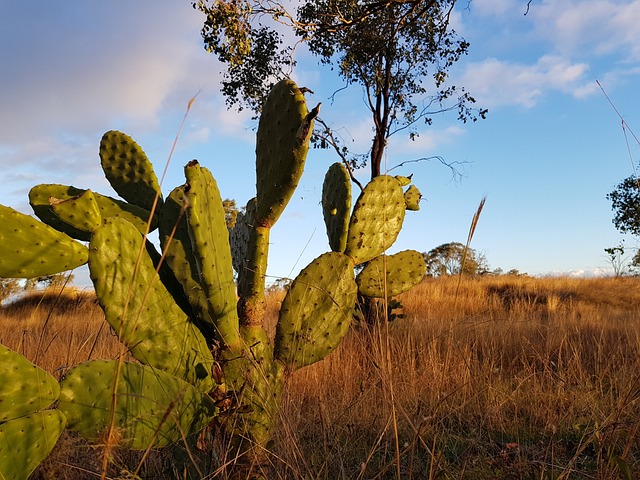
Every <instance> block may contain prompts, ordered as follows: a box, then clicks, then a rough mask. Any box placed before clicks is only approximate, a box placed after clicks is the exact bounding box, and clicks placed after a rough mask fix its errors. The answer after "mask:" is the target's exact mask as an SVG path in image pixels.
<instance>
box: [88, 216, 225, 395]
mask: <svg viewBox="0 0 640 480" xmlns="http://www.w3.org/2000/svg"><path fill="white" fill-rule="evenodd" d="M142 242H143V237H142V235H140V232H138V231H137V230H136V228H135V227H134V226H133V225H131V224H130V223H129V222H127V221H125V220H122V219H119V218H109V219H107V220H105V222H104V224H103V225H102V226H100V227H98V228H97V229H96V230H95V231H94V234H93V236H92V237H91V243H90V249H89V250H90V251H89V271H90V274H91V280H92V281H93V284H94V286H95V289H96V295H97V296H98V299H99V301H100V304H101V305H102V308H103V310H104V312H105V317H106V319H107V321H108V322H109V324H110V325H111V326H112V327H113V329H114V330H115V332H116V334H117V335H118V337H119V338H120V341H122V343H124V344H125V345H126V346H127V347H129V349H130V351H131V353H132V354H133V356H134V357H135V358H137V359H138V360H139V361H140V362H142V363H144V364H145V365H151V366H153V367H155V368H159V369H161V370H164V371H166V372H169V373H170V374H172V375H175V376H177V377H180V378H182V379H184V380H186V381H188V382H189V383H192V384H194V385H198V388H201V389H202V390H203V391H208V390H209V389H211V388H213V387H214V382H213V380H212V379H211V376H210V372H211V367H212V365H213V357H212V355H211V352H210V351H209V348H208V347H207V344H206V342H205V339H204V337H203V336H202V334H201V333H200V331H199V330H198V329H197V327H196V326H195V325H194V324H193V322H192V321H191V320H190V319H189V318H188V317H187V315H186V314H185V313H184V311H183V310H182V309H181V308H180V307H179V306H178V304H177V303H176V302H175V300H174V299H173V297H172V295H171V293H169V291H168V290H167V289H166V287H165V286H164V285H163V283H162V282H161V281H160V278H159V275H158V273H157V272H156V269H155V267H154V265H153V262H152V260H151V258H150V257H149V255H148V254H147V252H146V249H145V247H144V245H143V243H142Z"/></svg>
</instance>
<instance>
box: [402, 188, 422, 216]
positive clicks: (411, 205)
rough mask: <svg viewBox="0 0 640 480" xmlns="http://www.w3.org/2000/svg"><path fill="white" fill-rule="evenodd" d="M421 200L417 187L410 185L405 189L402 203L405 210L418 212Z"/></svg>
mask: <svg viewBox="0 0 640 480" xmlns="http://www.w3.org/2000/svg"><path fill="white" fill-rule="evenodd" d="M421 198H422V194H421V193H420V190H418V187H416V186H415V185H411V186H410V187H409V188H407V191H406V192H404V202H405V204H406V207H407V210H412V211H418V210H420V199H421Z"/></svg>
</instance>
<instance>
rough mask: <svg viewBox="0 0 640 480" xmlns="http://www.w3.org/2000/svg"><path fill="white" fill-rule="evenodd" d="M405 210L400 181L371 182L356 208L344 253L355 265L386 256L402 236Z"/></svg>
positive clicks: (383, 176) (379, 180)
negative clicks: (388, 249)
mask: <svg viewBox="0 0 640 480" xmlns="http://www.w3.org/2000/svg"><path fill="white" fill-rule="evenodd" d="M405 207H406V205H405V201H404V194H403V192H402V187H401V186H400V183H399V182H398V180H396V179H395V178H394V177H390V176H388V175H381V176H379V177H376V178H374V179H373V180H371V182H369V183H368V184H367V186H366V187H365V188H364V190H363V191H362V193H361V194H360V196H359V197H358V200H357V201H356V204H355V206H354V207H353V212H352V214H351V220H350V222H349V234H348V238H347V247H346V249H345V252H344V253H345V254H347V255H349V256H350V257H351V258H353V259H354V261H355V262H356V264H360V263H364V262H368V261H369V260H371V259H373V258H375V257H377V256H378V255H380V254H381V253H383V252H384V251H385V250H386V249H387V248H389V247H390V246H391V245H393V242H395V241H396V238H397V237H398V234H399V233H400V229H401V228H402V222H403V221H404V215H405Z"/></svg>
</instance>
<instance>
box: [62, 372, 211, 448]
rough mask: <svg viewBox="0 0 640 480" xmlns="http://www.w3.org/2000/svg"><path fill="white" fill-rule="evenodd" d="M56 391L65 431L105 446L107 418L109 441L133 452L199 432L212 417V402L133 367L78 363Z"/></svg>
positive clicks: (169, 378) (189, 387)
mask: <svg viewBox="0 0 640 480" xmlns="http://www.w3.org/2000/svg"><path fill="white" fill-rule="evenodd" d="M116 375H118V377H117V379H116ZM114 386H115V387H114ZM60 387H61V391H60V401H59V403H58V407H59V408H60V410H62V411H63V412H64V413H65V415H66V416H67V421H68V426H69V429H71V430H73V431H75V432H78V433H80V434H81V435H82V436H83V437H86V438H87V439H89V440H94V441H102V442H105V441H107V435H108V430H109V424H110V418H111V416H110V414H111V413H113V414H114V416H113V417H114V423H113V430H112V431H111V435H110V438H111V439H112V441H114V443H115V444H116V445H117V446H119V447H124V448H130V449H134V450H142V449H146V448H147V447H149V446H153V447H163V446H166V445H169V444H171V443H175V442H178V441H180V440H181V439H182V438H184V437H183V435H184V436H185V437H186V436H188V435H190V434H191V433H195V432H198V431H200V430H202V429H203V428H204V427H205V426H206V425H207V424H208V423H209V421H210V420H211V419H212V417H213V416H214V415H215V414H216V408H215V405H214V404H213V401H212V400H211V399H210V398H209V397H208V396H207V395H206V394H203V393H200V391H198V389H196V388H195V387H193V386H192V385H190V384H189V383H187V382H185V381H183V380H181V379H179V378H176V377H174V376H172V375H170V374H168V373H166V372H163V371H161V370H157V369H154V368H151V367H148V366H145V365H139V364H137V363H127V362H122V363H121V365H118V360H94V361H90V362H85V363H81V364H80V365H78V366H76V367H74V368H72V369H71V370H69V371H68V372H67V374H66V375H65V378H64V379H63V380H62V382H61V384H60ZM113 394H115V397H114V396H113ZM112 402H115V410H114V412H111V409H112V406H113V403H112Z"/></svg>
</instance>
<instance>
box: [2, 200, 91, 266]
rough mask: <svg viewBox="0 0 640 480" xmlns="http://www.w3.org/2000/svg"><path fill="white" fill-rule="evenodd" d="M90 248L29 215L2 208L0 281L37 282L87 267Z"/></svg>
mask: <svg viewBox="0 0 640 480" xmlns="http://www.w3.org/2000/svg"><path fill="white" fill-rule="evenodd" d="M87 255H88V252H87V248H86V247H85V246H84V245H82V244H80V243H78V242H76V241H74V240H73V239H72V238H70V237H68V236H67V235H65V234H64V233H61V232H59V231H57V230H54V229H53V228H51V227H50V226H48V225H45V224H44V223H41V222H39V221H38V220H36V219H35V218H33V217H30V216H29V215H25V214H23V213H20V212H18V211H16V210H14V209H12V208H9V207H5V206H3V205H0V277H2V278H33V277H41V276H44V275H52V274H54V273H60V272H64V271H67V270H72V269H74V268H76V267H79V266H80V265H83V264H85V263H87Z"/></svg>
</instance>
